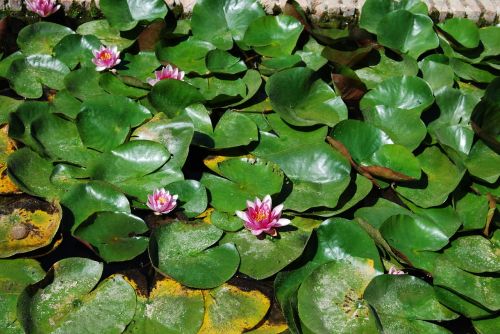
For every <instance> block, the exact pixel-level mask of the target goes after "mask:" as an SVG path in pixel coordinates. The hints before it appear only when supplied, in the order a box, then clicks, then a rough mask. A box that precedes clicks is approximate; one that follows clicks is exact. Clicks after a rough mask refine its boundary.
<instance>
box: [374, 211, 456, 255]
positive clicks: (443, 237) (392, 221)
mask: <svg viewBox="0 0 500 334" xmlns="http://www.w3.org/2000/svg"><path fill="white" fill-rule="evenodd" d="M457 228H458V227H457ZM380 233H381V234H382V236H383V237H384V239H385V240H387V242H388V243H389V244H390V245H391V246H392V247H394V248H396V249H398V250H399V251H401V252H403V253H404V254H405V255H406V256H407V257H410V258H413V256H415V254H413V253H415V252H418V251H425V250H429V251H437V250H440V249H441V248H443V247H444V246H446V245H447V244H448V239H449V237H450V236H449V235H447V233H446V231H444V230H443V229H442V228H441V226H439V225H438V224H436V223H435V222H433V221H432V220H431V219H428V218H425V217H420V216H410V215H406V214H400V215H395V216H391V217H390V218H388V219H387V220H386V221H385V222H384V223H383V224H382V225H381V226H380Z"/></svg>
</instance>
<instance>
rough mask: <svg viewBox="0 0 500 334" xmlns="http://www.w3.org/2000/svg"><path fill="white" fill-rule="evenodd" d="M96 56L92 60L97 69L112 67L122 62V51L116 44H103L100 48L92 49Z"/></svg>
mask: <svg viewBox="0 0 500 334" xmlns="http://www.w3.org/2000/svg"><path fill="white" fill-rule="evenodd" d="M92 53H93V54H94V58H93V59H92V62H93V63H94V64H95V65H96V66H97V67H96V68H95V69H96V71H103V70H105V69H107V68H112V67H113V66H116V65H118V64H119V63H120V62H121V59H120V58H119V57H120V52H118V48H117V47H116V46H113V47H105V46H104V45H102V46H101V48H100V49H99V50H94V51H92Z"/></svg>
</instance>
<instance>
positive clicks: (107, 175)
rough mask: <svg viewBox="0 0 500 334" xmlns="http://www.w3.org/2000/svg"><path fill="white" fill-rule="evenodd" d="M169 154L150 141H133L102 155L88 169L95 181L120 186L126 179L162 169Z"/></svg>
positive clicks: (163, 148)
mask: <svg viewBox="0 0 500 334" xmlns="http://www.w3.org/2000/svg"><path fill="white" fill-rule="evenodd" d="M169 157H170V153H169V152H168V151H167V150H166V149H165V147H164V146H163V145H162V144H160V143H157V142H154V141H150V140H133V141H130V142H127V143H125V144H123V145H120V146H118V147H117V148H115V149H113V150H111V151H109V152H106V153H103V154H102V155H101V156H100V157H99V158H98V159H96V160H95V161H93V162H92V164H91V166H90V167H89V171H90V175H91V176H92V177H93V178H94V179H96V180H103V181H107V182H109V183H112V184H115V185H117V186H119V185H120V183H121V182H124V181H126V180H127V179H133V178H139V177H142V176H145V175H148V174H150V173H153V172H154V171H156V170H158V169H159V168H160V167H162V166H163V165H164V164H165V163H166V162H167V161H168V159H169Z"/></svg>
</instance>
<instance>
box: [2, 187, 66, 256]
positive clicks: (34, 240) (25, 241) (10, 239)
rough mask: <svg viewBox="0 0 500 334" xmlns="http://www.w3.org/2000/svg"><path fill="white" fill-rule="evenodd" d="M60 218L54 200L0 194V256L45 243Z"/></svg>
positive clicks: (55, 228) (48, 241)
mask: <svg viewBox="0 0 500 334" xmlns="http://www.w3.org/2000/svg"><path fill="white" fill-rule="evenodd" d="M61 219H62V209H61V206H60V205H59V203H58V202H52V203H48V202H45V201H43V200H40V199H38V198H36V197H30V196H15V197H0V257H9V256H12V255H14V254H18V253H26V252H29V251H32V250H35V249H38V248H41V247H44V246H47V245H48V244H50V243H51V241H52V238H54V236H55V234H56V232H57V230H58V229H59V224H60V223H61Z"/></svg>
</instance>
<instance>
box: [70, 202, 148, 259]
mask: <svg viewBox="0 0 500 334" xmlns="http://www.w3.org/2000/svg"><path fill="white" fill-rule="evenodd" d="M147 230H148V228H147V226H146V224H145V223H144V221H143V220H142V219H140V218H139V217H136V216H134V215H131V214H129V213H126V212H112V211H107V212H106V211H104V212H98V213H96V214H95V215H93V216H91V217H90V218H89V219H87V220H86V221H85V222H84V223H83V224H81V225H79V227H78V228H77V229H76V230H75V232H74V235H75V236H76V237H78V238H81V239H83V240H84V241H86V242H88V243H90V244H91V245H92V246H93V247H95V249H96V251H97V253H98V254H99V256H100V257H101V258H102V259H103V260H105V261H106V262H115V261H126V260H130V259H133V258H134V257H136V256H137V255H139V254H141V253H142V252H144V251H145V250H146V248H147V247H148V243H149V238H148V237H146V236H142V235H141V234H143V233H145V232H146V231H147Z"/></svg>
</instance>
